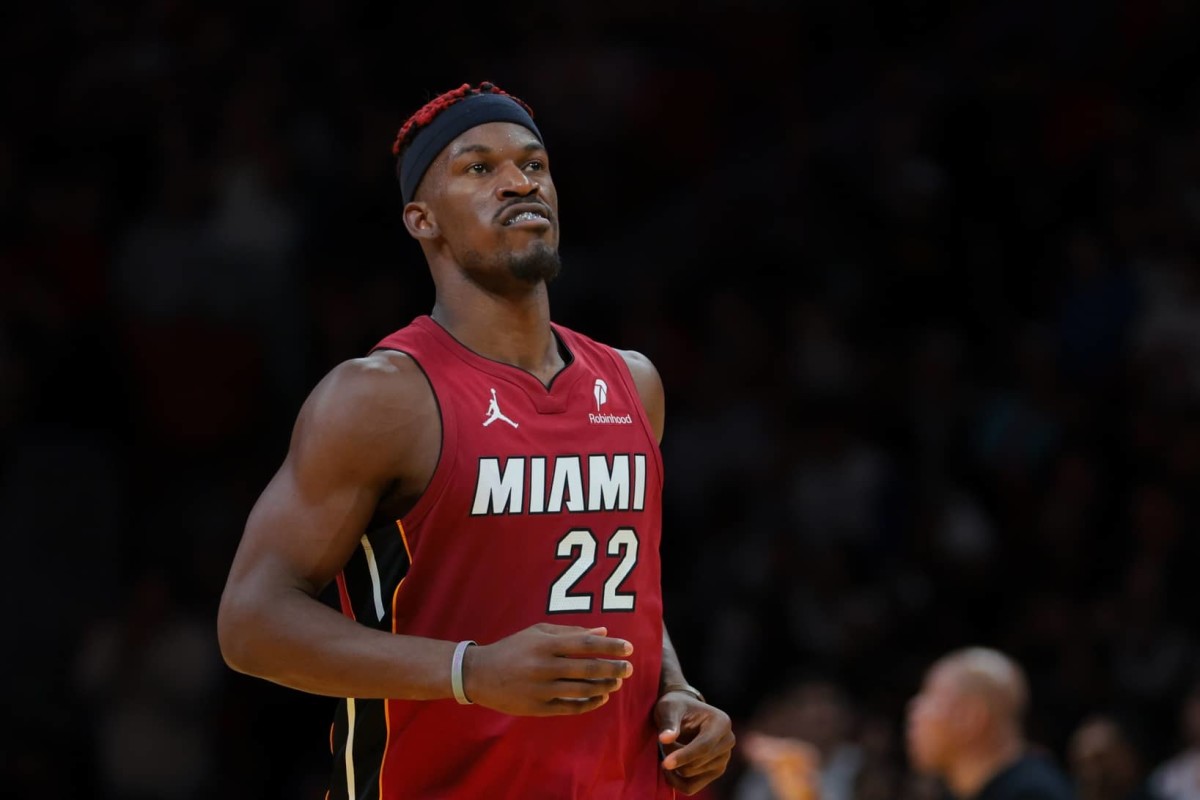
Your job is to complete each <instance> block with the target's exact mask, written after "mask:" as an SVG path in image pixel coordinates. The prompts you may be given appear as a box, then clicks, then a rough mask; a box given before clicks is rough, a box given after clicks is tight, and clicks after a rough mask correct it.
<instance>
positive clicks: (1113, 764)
mask: <svg viewBox="0 0 1200 800" xmlns="http://www.w3.org/2000/svg"><path fill="white" fill-rule="evenodd" d="M1068 756H1069V759H1070V765H1071V777H1072V778H1073V779H1074V781H1075V791H1076V793H1077V795H1078V797H1079V800H1159V795H1157V794H1156V793H1155V792H1154V791H1153V790H1152V789H1151V788H1150V787H1149V786H1148V785H1147V784H1146V767H1145V759H1144V756H1143V754H1142V753H1141V752H1140V751H1139V749H1138V746H1137V745H1136V744H1135V743H1134V741H1133V740H1132V737H1131V736H1130V733H1129V731H1128V730H1127V728H1126V727H1125V725H1124V724H1123V723H1122V722H1120V721H1119V720H1118V718H1117V717H1114V716H1108V715H1104V714H1098V715H1095V716H1092V717H1089V718H1088V719H1086V720H1084V721H1083V723H1082V724H1080V726H1079V727H1078V728H1076V729H1075V732H1074V733H1073V734H1072V735H1071V741H1070V744H1069V746H1068Z"/></svg>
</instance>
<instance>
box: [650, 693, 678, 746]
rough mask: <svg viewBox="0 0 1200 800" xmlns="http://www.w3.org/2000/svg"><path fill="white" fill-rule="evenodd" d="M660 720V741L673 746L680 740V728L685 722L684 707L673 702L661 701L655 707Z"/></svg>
mask: <svg viewBox="0 0 1200 800" xmlns="http://www.w3.org/2000/svg"><path fill="white" fill-rule="evenodd" d="M655 712H656V716H657V718H658V741H660V742H662V743H663V744H673V743H674V742H675V741H677V740H678V739H679V726H680V724H681V723H682V722H683V706H682V705H680V704H679V703H675V702H671V701H659V703H658V705H657V706H656V707H655Z"/></svg>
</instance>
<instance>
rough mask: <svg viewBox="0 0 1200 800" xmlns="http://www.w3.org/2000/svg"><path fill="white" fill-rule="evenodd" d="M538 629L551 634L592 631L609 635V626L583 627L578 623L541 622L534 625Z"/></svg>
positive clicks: (601, 634) (563, 634)
mask: <svg viewBox="0 0 1200 800" xmlns="http://www.w3.org/2000/svg"><path fill="white" fill-rule="evenodd" d="M533 627H534V628H535V629H536V630H539V631H541V632H542V633H548V634H550V635H551V636H569V635H571V634H579V633H590V634H594V635H596V636H608V628H606V627H604V626H600V627H597V628H581V627H580V626H578V625H556V624H554V623H553V622H539V623H538V624H537V625H534V626H533Z"/></svg>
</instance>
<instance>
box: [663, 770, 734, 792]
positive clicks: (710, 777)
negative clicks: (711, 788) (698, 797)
mask: <svg viewBox="0 0 1200 800" xmlns="http://www.w3.org/2000/svg"><path fill="white" fill-rule="evenodd" d="M666 777H667V783H669V784H670V785H671V786H672V788H674V789H676V790H678V791H680V792H682V793H683V794H686V795H693V794H695V793H696V792H698V791H700V790H701V789H703V788H704V787H705V786H708V784H710V783H712V782H713V781H714V780H716V779H717V778H719V777H721V773H720V772H710V773H706V774H704V775H697V776H696V777H694V778H685V777H683V776H682V775H677V774H676V773H674V772H668V773H667V775H666Z"/></svg>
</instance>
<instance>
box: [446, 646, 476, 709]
mask: <svg viewBox="0 0 1200 800" xmlns="http://www.w3.org/2000/svg"><path fill="white" fill-rule="evenodd" d="M473 644H475V642H473V641H471V640H470V639H464V640H463V641H461V642H459V643H458V646H457V647H455V648H454V658H453V659H451V661H450V688H451V689H452V690H453V691H454V699H455V700H457V701H458V702H459V704H460V705H464V706H469V705H471V701H470V700H468V699H467V693H466V692H464V691H463V654H464V653H466V652H467V648H468V647H470V646H471V645H473Z"/></svg>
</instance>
